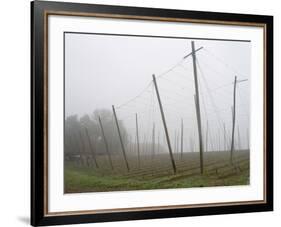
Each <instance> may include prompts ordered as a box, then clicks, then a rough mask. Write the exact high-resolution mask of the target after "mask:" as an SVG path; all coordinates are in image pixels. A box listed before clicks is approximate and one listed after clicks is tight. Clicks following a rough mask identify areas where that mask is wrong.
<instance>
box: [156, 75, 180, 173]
mask: <svg viewBox="0 0 281 227" xmlns="http://www.w3.org/2000/svg"><path fill="white" fill-rule="evenodd" d="M152 78H153V83H154V87H155V91H156V95H157V99H158V103H159V108H160V112H161V117H162V121H163V125H164V130H165V135H166V140H167V144H168V149H169V154H170V159H171V163H172V167H173V170H174V173H175V174H176V172H177V167H176V164H175V160H174V156H173V152H172V147H171V142H170V138H169V133H168V128H167V125H166V119H165V115H164V111H163V107H162V103H161V99H160V94H159V91H158V86H157V82H156V78H155V75H154V74H153V75H152Z"/></svg>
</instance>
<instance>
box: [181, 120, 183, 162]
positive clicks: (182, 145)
mask: <svg viewBox="0 0 281 227" xmlns="http://www.w3.org/2000/svg"><path fill="white" fill-rule="evenodd" d="M182 158H183V120H182V119H181V159H182Z"/></svg>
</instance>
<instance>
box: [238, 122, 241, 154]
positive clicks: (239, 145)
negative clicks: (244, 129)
mask: <svg viewBox="0 0 281 227" xmlns="http://www.w3.org/2000/svg"><path fill="white" fill-rule="evenodd" d="M237 136H238V148H239V150H241V140H240V132H239V125H237Z"/></svg>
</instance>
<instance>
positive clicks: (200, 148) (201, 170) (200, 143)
mask: <svg viewBox="0 0 281 227" xmlns="http://www.w3.org/2000/svg"><path fill="white" fill-rule="evenodd" d="M194 101H195V106H196V107H197V108H196V115H197V124H198V134H199V154H200V172H201V174H203V173H204V162H203V143H202V142H203V141H202V131H201V123H199V122H201V121H199V118H198V116H199V115H200V114H198V111H199V109H198V104H197V101H198V100H197V98H196V95H194ZM199 125H200V126H199Z"/></svg>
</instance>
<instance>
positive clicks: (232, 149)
mask: <svg viewBox="0 0 281 227" xmlns="http://www.w3.org/2000/svg"><path fill="white" fill-rule="evenodd" d="M236 83H237V76H235V78H234V87H233V110H232V135H231V148H230V163H231V164H233V151H234V132H235V115H236V114H235V107H236Z"/></svg>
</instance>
